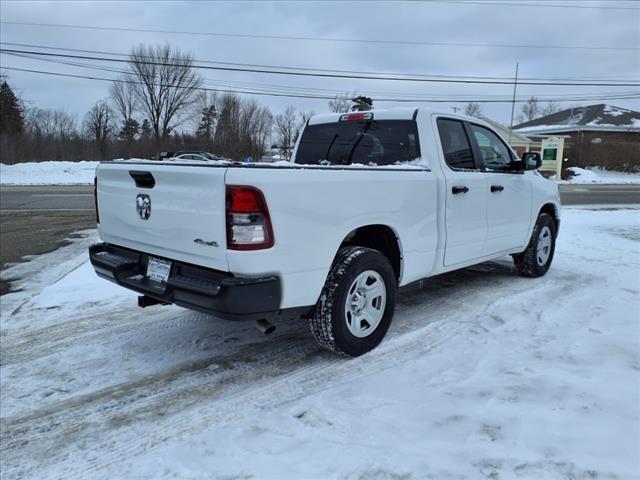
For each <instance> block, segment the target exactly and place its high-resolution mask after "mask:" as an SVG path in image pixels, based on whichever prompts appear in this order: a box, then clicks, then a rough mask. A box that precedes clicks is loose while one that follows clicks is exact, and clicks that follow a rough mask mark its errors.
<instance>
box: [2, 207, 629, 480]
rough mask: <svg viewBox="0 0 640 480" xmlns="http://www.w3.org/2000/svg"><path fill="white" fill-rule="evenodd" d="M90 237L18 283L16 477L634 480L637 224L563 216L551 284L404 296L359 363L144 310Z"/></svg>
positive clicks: (13, 369)
mask: <svg viewBox="0 0 640 480" xmlns="http://www.w3.org/2000/svg"><path fill="white" fill-rule="evenodd" d="M87 235H88V236H87V237H86V238H84V239H81V240H78V241H75V242H74V243H73V244H71V245H69V246H66V247H64V248H62V249H60V250H58V251H56V252H53V253H51V254H47V255H43V256H40V257H37V258H35V259H33V260H32V261H30V262H28V263H24V264H20V265H17V266H15V267H13V268H12V269H11V270H9V271H5V276H21V277H23V280H20V281H18V282H17V284H16V287H18V288H21V289H22V290H21V291H19V292H17V293H12V294H9V295H5V296H3V297H2V302H1V306H0V308H1V309H0V314H1V324H0V327H1V328H0V334H1V335H0V341H1V347H2V348H1V349H0V357H1V367H0V404H1V407H2V408H1V409H0V416H1V418H0V420H1V421H0V426H1V436H0V438H1V440H0V441H1V445H0V446H1V452H2V453H1V458H0V460H1V464H0V467H1V471H2V478H3V479H13V478H37V479H39V480H41V479H47V478H61V477H65V478H74V479H79V478H92V479H93V478H109V479H113V478H127V479H129V478H192V479H194V478H203V479H204V478H206V479H245V478H247V479H248V478H256V479H263V478H265V479H286V478H292V479H308V478H319V479H320V478H321V479H326V478H339V479H367V480H368V479H373V480H376V479H377V480H387V479H423V478H435V479H460V478H469V479H477V478H493V479H511V478H518V479H519V478H528V479H592V478H607V479H608V478H617V479H633V478H640V456H639V455H638V452H639V451H640V274H639V272H640V211H639V210H598V211H589V210H581V209H566V210H564V211H563V219H562V226H561V231H560V236H559V239H558V242H559V243H558V248H557V251H556V258H555V260H554V264H553V266H552V268H551V270H550V271H549V273H548V274H547V275H546V276H545V277H543V278H541V279H525V278H521V277H518V276H517V275H516V274H515V272H514V270H513V268H512V264H511V262H510V259H509V258H505V259H504V260H503V261H499V262H492V263H486V264H483V265H480V266H477V267H474V268H470V269H465V270H463V271H460V272H455V273H451V274H446V275H442V276H439V277H436V278H433V279H429V280H427V281H425V282H424V284H423V285H422V286H421V287H418V286H416V287H412V288H410V289H408V290H404V291H403V292H402V293H401V294H400V295H399V303H398V308H397V313H396V318H395V319H394V323H393V324H392V326H391V329H390V331H389V336H388V338H387V339H386V340H385V341H384V342H383V343H382V344H381V345H380V346H379V347H378V348H377V349H376V350H374V351H373V352H371V353H369V354H367V355H364V356H363V357H360V358H357V359H344V358H337V357H335V356H333V355H331V354H330V353H328V352H324V351H323V350H321V349H319V347H317V346H316V345H315V344H314V343H313V342H312V340H311V339H310V335H309V334H308V332H307V328H306V325H305V324H304V322H294V321H292V322H284V323H282V324H280V325H279V326H278V330H277V331H276V333H274V334H273V335H272V336H270V337H264V336H261V335H260V334H259V333H258V332H257V330H256V329H255V328H254V327H253V325H252V324H251V323H242V322H240V323H234V322H225V321H218V320H215V319H212V318H211V317H208V316H207V315H202V314H198V313H193V312H189V311H186V310H181V309H179V308H177V307H173V306H168V307H167V306H165V307H163V306H155V307H150V308H147V309H144V310H142V309H138V308H137V307H135V306H134V305H135V295H134V294H133V293H131V292H128V291H126V290H123V289H120V288H118V287H116V286H114V285H111V284H109V283H108V282H106V281H103V280H100V279H98V278H97V277H96V276H95V275H94V274H93V272H92V271H91V268H90V267H89V265H88V264H87V261H86V250H85V249H86V247H87V245H89V244H90V243H91V242H92V241H94V240H95V236H94V233H92V232H87Z"/></svg>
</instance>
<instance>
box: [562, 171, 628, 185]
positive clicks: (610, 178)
mask: <svg viewBox="0 0 640 480" xmlns="http://www.w3.org/2000/svg"><path fill="white" fill-rule="evenodd" d="M567 170H569V171H571V172H573V174H574V175H575V176H574V177H572V178H571V179H570V180H565V181H563V182H561V183H608V184H614V183H615V184H626V183H640V173H625V172H612V171H608V170H603V169H601V168H597V167H596V168H593V169H590V170H588V169H585V168H580V167H570V168H568V169H567Z"/></svg>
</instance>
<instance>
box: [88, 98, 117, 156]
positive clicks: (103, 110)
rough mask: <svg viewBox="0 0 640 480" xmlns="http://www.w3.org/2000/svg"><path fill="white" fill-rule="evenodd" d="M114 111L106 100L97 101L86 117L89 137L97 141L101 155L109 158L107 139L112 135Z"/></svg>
mask: <svg viewBox="0 0 640 480" xmlns="http://www.w3.org/2000/svg"><path fill="white" fill-rule="evenodd" d="M112 119H113V111H112V110H111V107H110V106H109V104H108V103H107V102H106V101H103V100H101V101H99V102H97V103H96V104H95V105H94V106H93V107H92V108H91V110H89V112H88V113H87V115H86V117H85V121H84V124H85V130H86V132H87V134H88V135H89V137H90V138H91V139H92V140H94V141H95V142H96V145H97V146H98V150H99V152H100V157H101V158H102V159H103V160H105V159H106V158H107V140H108V139H109V136H110V135H111V122H112Z"/></svg>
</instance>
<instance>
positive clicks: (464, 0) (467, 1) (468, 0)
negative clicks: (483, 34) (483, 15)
mask: <svg viewBox="0 0 640 480" xmlns="http://www.w3.org/2000/svg"><path fill="white" fill-rule="evenodd" d="M429 1H431V2H432V3H449V4H456V3H458V4H461V5H491V6H500V7H505V6H507V7H535V8H577V9H595V10H631V11H640V8H637V7H627V6H618V5H613V6H611V5H607V6H606V7H605V6H603V5H580V4H576V3H572V4H558V3H547V2H544V3H524V2H518V3H512V2H491V1H487V2H485V1H482V0H479V1H473V0H429Z"/></svg>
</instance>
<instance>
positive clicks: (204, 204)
mask: <svg viewBox="0 0 640 480" xmlns="http://www.w3.org/2000/svg"><path fill="white" fill-rule="evenodd" d="M226 171H227V168H226V166H224V165H200V164H193V165H191V164H187V165H181V164H169V163H162V162H144V163H127V162H117V163H115V162H114V163H101V164H100V165H99V166H98V169H97V172H96V175H97V179H98V182H97V202H98V214H99V217H100V223H99V224H98V232H99V234H100V238H101V239H102V240H103V241H105V242H107V243H112V244H114V245H119V246H122V247H126V248H130V249H133V250H138V251H142V252H144V253H149V254H152V255H157V256H160V257H166V258H169V259H174V260H180V261H183V262H187V263H192V264H195V265H200V266H205V267H209V268H213V269H216V270H222V271H228V270H229V267H228V264H227V255H226V223H225V182H224V178H225V174H226Z"/></svg>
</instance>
